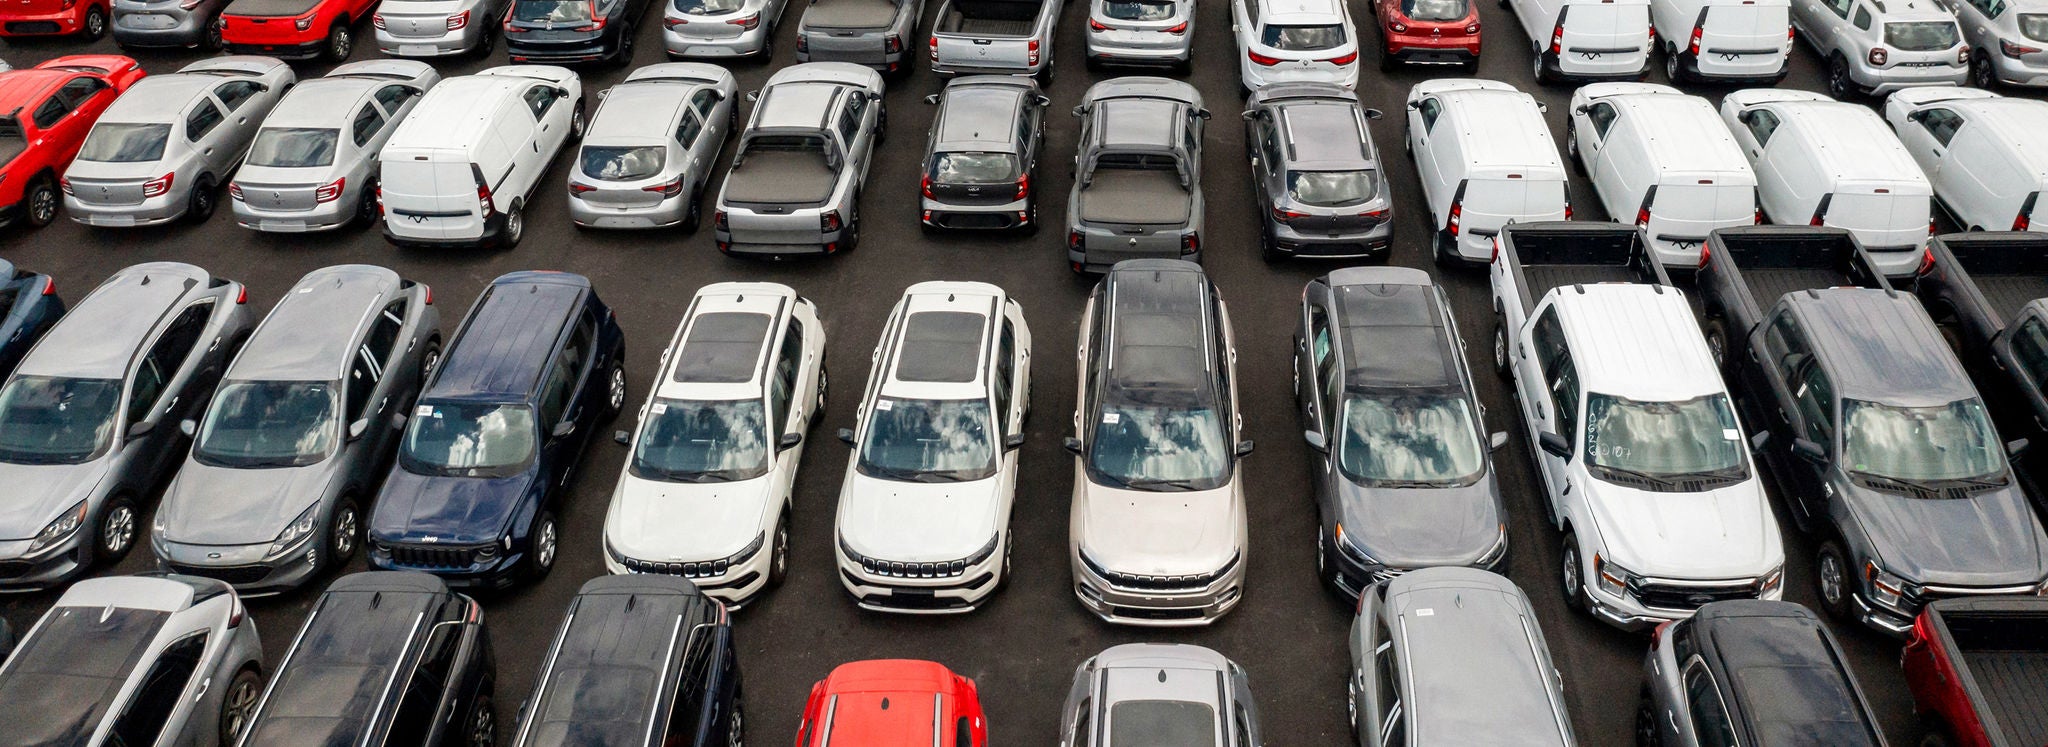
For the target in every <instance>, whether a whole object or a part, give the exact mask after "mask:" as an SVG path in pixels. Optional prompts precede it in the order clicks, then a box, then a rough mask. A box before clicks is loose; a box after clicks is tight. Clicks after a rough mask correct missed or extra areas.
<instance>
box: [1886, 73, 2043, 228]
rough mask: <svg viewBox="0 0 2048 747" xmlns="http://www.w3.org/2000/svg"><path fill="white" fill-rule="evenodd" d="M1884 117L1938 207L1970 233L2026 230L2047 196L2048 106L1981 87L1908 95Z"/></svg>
mask: <svg viewBox="0 0 2048 747" xmlns="http://www.w3.org/2000/svg"><path fill="white" fill-rule="evenodd" d="M1884 118H1885V122H1886V123H1887V124H1890V125H1891V126H1892V132H1895V133H1897V134H1898V136H1899V142H1900V143H1902V144H1904V145H1905V146H1906V151H1907V152H1908V153H1911V154H1913V160H1914V161H1917V162H1919V164H1920V170H1921V171H1923V172H1926V174H1927V179H1928V180H1929V181H1931V182H1933V183H1934V200H1935V202H1936V203H1937V204H1939V205H1940V206H1941V209H1942V210H1943V211H1944V212H1946V213H1948V215H1949V217H1950V218H1951V219H1953V220H1954V221H1955V223H1956V225H1957V226H1960V227H1962V228H1964V229H1967V230H1971V231H2004V230H2008V229H2010V230H2014V231H2025V230H2028V229H2029V228H2030V227H2032V226H2033V223H2034V203H2035V202H2037V201H2039V199H2040V197H2041V193H2042V192H2043V191H2048V128H2044V127H2042V124H2043V123H2048V101H2041V100H2038V99H2023V98H2007V97H2004V96H2000V95H1998V94H1995V93H1992V92H1990V91H1986V90H1984V89H1981V88H1945V87H1944V88H1906V89H1901V90H1900V91H1899V92H1897V93H1894V94H1892V95H1891V97H1890V98H1888V99H1886V100H1885V104H1884Z"/></svg>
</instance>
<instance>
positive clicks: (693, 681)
mask: <svg viewBox="0 0 2048 747" xmlns="http://www.w3.org/2000/svg"><path fill="white" fill-rule="evenodd" d="M535 680H536V681H537V682H538V683H539V684H538V685H536V686H535V687H534V692H533V695H532V696H531V697H529V698H528V699H527V701H526V704H525V705H524V706H522V707H521V708H520V710H521V712H522V713H523V714H524V715H523V716H522V723H520V725H519V735H518V738H517V739H515V740H514V741H513V744H515V745H519V747H570V746H573V745H600V744H601V745H608V746H609V747H626V746H627V745H633V746H635V747H657V746H659V747H676V746H677V745H692V746H694V747H710V746H711V745H738V744H741V743H742V742H743V737H744V736H745V732H746V723H745V718H744V717H743V716H742V714H741V708H740V666H739V660H738V659H737V658H735V655H734V651H733V640H732V625H731V623H730V621H729V619H728V618H727V616H726V612H725V605H723V604H720V603H719V602H718V600H716V599H712V598H710V597H707V596H704V595H703V594H702V593H700V592H698V591H697V586H696V585H695V584H692V583H690V581H689V579H686V578H682V577H680V576H658V575H623V576H603V577H599V578H595V579H592V580H590V582H588V583H585V584H584V585H583V588H582V589H581V590H580V591H578V592H577V593H576V598H575V599H573V600H570V602H569V610H568V612H567V613H566V614H565V617H564V619H563V621H562V628H561V630H560V631H558V632H556V633H555V641H554V645H552V646H551V647H549V649H548V656H547V660H546V661H544V662H542V664H541V670H540V674H539V675H538V676H537V677H536V678H535Z"/></svg>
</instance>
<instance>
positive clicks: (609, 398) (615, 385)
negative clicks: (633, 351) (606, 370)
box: [605, 360, 626, 414]
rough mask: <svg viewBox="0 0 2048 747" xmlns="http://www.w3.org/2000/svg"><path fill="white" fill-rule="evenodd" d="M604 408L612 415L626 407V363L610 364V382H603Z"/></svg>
mask: <svg viewBox="0 0 2048 747" xmlns="http://www.w3.org/2000/svg"><path fill="white" fill-rule="evenodd" d="M605 406H606V407H607V408H609V409H610V410H611V411H612V413H613V414H617V413H618V412H619V411H620V410H622V409H625V407H626V362H625V361H623V360H621V361H619V362H618V363H615V364H612V377H611V380H610V381H608V382H605Z"/></svg>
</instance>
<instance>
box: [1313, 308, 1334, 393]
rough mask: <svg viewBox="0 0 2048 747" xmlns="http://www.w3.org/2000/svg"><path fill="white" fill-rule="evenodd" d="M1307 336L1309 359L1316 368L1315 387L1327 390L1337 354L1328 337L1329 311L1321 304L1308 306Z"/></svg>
mask: <svg viewBox="0 0 2048 747" xmlns="http://www.w3.org/2000/svg"><path fill="white" fill-rule="evenodd" d="M1308 336H1309V342H1308V354H1309V360H1310V361H1312V362H1314V363H1315V368H1316V370H1315V374H1316V388H1317V389H1318V390H1319V391H1325V392H1327V391H1329V389H1330V374H1331V373H1333V372H1335V371H1336V370H1337V363H1336V361H1337V356H1336V355H1334V353H1335V347H1334V346H1333V345H1332V343H1331V339H1330V313H1329V312H1328V311H1325V310H1324V309H1323V306H1322V304H1310V305H1309V307H1308Z"/></svg>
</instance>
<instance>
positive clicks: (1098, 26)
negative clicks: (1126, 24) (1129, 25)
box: [1088, 18, 1109, 31]
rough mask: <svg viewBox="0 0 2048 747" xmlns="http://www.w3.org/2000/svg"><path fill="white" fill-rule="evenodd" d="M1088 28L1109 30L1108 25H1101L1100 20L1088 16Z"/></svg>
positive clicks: (1091, 29)
mask: <svg viewBox="0 0 2048 747" xmlns="http://www.w3.org/2000/svg"><path fill="white" fill-rule="evenodd" d="M1088 30H1089V31H1108V30H1109V27H1108V26H1104V25H1102V22H1101V21H1098V20H1095V19H1093V18H1090V19H1088Z"/></svg>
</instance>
